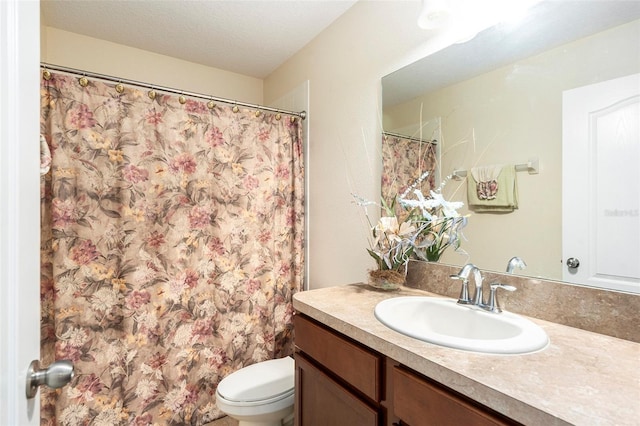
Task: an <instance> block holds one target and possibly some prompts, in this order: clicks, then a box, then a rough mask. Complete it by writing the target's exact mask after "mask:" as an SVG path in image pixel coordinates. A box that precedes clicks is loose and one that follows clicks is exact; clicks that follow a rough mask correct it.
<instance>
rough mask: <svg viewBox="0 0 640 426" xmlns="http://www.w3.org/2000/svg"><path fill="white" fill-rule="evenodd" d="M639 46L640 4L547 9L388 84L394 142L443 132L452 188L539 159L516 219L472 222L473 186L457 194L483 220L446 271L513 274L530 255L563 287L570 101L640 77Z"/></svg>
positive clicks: (522, 175) (442, 162)
mask: <svg viewBox="0 0 640 426" xmlns="http://www.w3.org/2000/svg"><path fill="white" fill-rule="evenodd" d="M411 24H413V23H411ZM408 25H409V24H408ZM639 40H640V3H639V2H637V1H620V0H615V1H544V2H540V3H537V4H536V5H534V6H533V7H532V8H531V9H530V10H529V11H528V13H527V16H526V17H524V18H523V19H522V20H521V21H520V22H519V23H518V24H517V25H513V24H512V25H508V24H498V25H496V26H494V27H492V28H489V29H486V30H484V31H482V32H481V33H479V34H478V35H477V36H476V37H475V38H474V39H472V40H470V41H468V42H466V43H459V44H453V45H451V46H449V47H447V48H445V49H443V50H441V51H439V52H436V53H434V54H432V55H430V56H428V57H426V58H424V59H422V60H420V61H418V62H416V63H413V64H410V65H408V66H406V67H404V68H402V69H400V70H398V71H396V72H393V73H391V74H389V75H387V76H385V77H383V79H382V88H383V89H382V90H383V92H382V93H383V129H384V131H386V132H393V133H399V134H403V135H408V136H411V137H418V138H421V139H423V138H424V139H430V138H431V134H433V132H434V130H433V129H432V127H433V123H434V121H436V122H439V123H440V124H439V129H438V130H437V133H438V134H439V138H438V150H439V153H438V155H439V171H440V173H441V175H442V177H445V176H447V175H450V174H452V173H453V172H454V171H455V170H465V171H466V170H470V169H471V168H472V167H476V166H483V165H493V164H514V165H515V164H526V163H527V162H528V161H529V160H530V159H538V160H539V165H538V173H537V174H530V173H528V172H527V171H521V172H517V173H516V176H517V186H518V199H519V206H518V209H516V210H514V211H513V212H511V213H500V214H498V213H492V214H488V213H477V212H474V211H470V210H468V209H467V206H466V205H467V187H466V185H467V184H466V180H455V179H451V180H450V181H448V182H447V183H446V185H445V187H444V190H443V193H444V194H445V197H446V198H448V199H452V200H457V201H463V202H464V203H465V208H463V209H462V210H460V212H461V213H463V214H467V213H468V214H470V215H471V216H470V218H469V224H468V226H467V227H466V228H465V230H464V235H465V237H466V241H464V242H463V248H464V250H465V251H466V252H467V253H468V255H464V254H462V255H461V254H459V253H455V252H453V251H452V250H448V252H447V253H446V254H445V255H444V256H443V258H442V260H441V261H442V262H443V263H447V264H452V265H463V264H465V263H467V262H469V261H471V262H473V263H475V264H476V265H478V266H479V267H480V268H482V269H484V270H492V271H500V272H504V271H505V268H506V266H507V262H508V260H509V259H510V258H511V257H512V256H520V257H521V258H523V259H524V260H525V261H526V263H527V269H526V270H524V271H518V273H519V274H520V275H526V276H533V277H540V278H545V279H551V280H562V276H563V268H566V265H565V264H564V263H563V255H562V223H561V222H562V190H563V188H562V93H563V91H566V90H570V89H574V88H577V87H582V86H586V85H590V84H594V83H598V82H601V81H606V80H610V79H615V78H618V77H623V76H627V75H630V74H634V73H638V72H640V47H639V44H638V43H639ZM425 128H429V130H428V131H425ZM585 202H586V200H585Z"/></svg>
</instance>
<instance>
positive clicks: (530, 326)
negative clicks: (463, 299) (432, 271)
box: [374, 296, 549, 354]
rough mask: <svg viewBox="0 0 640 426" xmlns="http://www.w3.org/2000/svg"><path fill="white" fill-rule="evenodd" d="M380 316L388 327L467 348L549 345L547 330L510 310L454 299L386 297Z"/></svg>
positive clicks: (515, 350) (524, 349) (516, 350)
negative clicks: (497, 311)
mask: <svg viewBox="0 0 640 426" xmlns="http://www.w3.org/2000/svg"><path fill="white" fill-rule="evenodd" d="M374 312H375V316H376V318H377V319H378V320H379V321H380V322H381V323H383V324H384V325H386V326H387V327H389V328H391V329H393V330H395V331H397V332H399V333H402V334H404V335H407V336H410V337H413V338H415V339H419V340H423V341H425V342H429V343H434V344H436V345H441V346H447V347H450V348H455V349H463V350H467V351H475V352H485V353H493V354H524V353H530V352H535V351H538V350H540V349H543V348H544V347H546V346H547V344H548V342H549V338H548V337H547V333H545V331H544V330H543V329H542V328H540V327H539V326H538V325H536V324H534V323H533V322H531V321H529V320H528V319H526V318H523V317H521V316H519V315H516V314H512V313H510V312H502V313H500V314H494V313H491V312H485V311H481V310H478V309H472V308H469V307H467V306H461V305H458V304H457V303H456V301H455V300H452V299H444V298H439V297H421V296H407V297H396V298H392V299H387V300H384V301H382V302H380V303H378V304H377V305H376V307H375V310H374Z"/></svg>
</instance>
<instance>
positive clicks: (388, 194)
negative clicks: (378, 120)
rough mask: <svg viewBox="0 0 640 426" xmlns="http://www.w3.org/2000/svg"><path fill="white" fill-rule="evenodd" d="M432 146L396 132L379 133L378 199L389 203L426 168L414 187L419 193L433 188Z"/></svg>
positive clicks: (433, 145) (434, 151) (427, 191)
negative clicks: (380, 173)
mask: <svg viewBox="0 0 640 426" xmlns="http://www.w3.org/2000/svg"><path fill="white" fill-rule="evenodd" d="M436 165H437V162H436V145H435V144H433V143H430V142H428V141H419V140H415V139H412V138H410V137H408V136H407V137H402V136H400V135H387V134H384V133H383V134H382V182H381V188H382V199H383V200H385V202H387V203H391V202H392V201H393V199H394V198H395V197H396V196H397V195H399V194H402V193H403V192H404V191H405V190H406V189H407V187H409V185H411V184H413V183H414V182H416V180H417V179H418V178H420V176H421V175H422V174H423V173H424V172H427V171H429V172H430V173H429V175H428V176H427V178H426V179H424V180H423V181H422V182H421V184H420V185H419V186H418V187H417V189H420V190H421V191H422V193H423V194H425V195H427V194H429V191H430V190H431V189H435V188H436V184H435V182H436V181H435V179H436V176H435V170H436Z"/></svg>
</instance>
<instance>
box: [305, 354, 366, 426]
mask: <svg viewBox="0 0 640 426" xmlns="http://www.w3.org/2000/svg"><path fill="white" fill-rule="evenodd" d="M294 358H295V361H296V402H295V424H296V426H346V425H348V426H377V425H378V411H377V410H376V409H374V408H372V407H370V406H369V405H368V404H366V403H365V402H363V401H362V400H360V399H359V398H357V397H356V396H354V395H352V394H351V393H350V392H349V391H348V390H346V389H345V388H343V387H342V386H340V385H339V384H338V383H336V382H335V381H334V380H333V379H331V378H330V377H329V376H327V375H326V374H325V373H323V372H322V371H321V370H319V369H318V368H316V367H315V366H314V365H313V364H311V362H309V361H308V360H307V359H306V357H305V356H304V355H302V354H301V353H299V352H298V353H296V354H295V355H294Z"/></svg>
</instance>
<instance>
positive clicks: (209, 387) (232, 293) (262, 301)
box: [41, 73, 303, 426]
mask: <svg viewBox="0 0 640 426" xmlns="http://www.w3.org/2000/svg"><path fill="white" fill-rule="evenodd" d="M80 80H82V81H79V79H77V78H75V77H72V76H69V75H65V74H59V73H52V74H51V78H49V79H48V80H47V79H43V80H42V87H41V89H42V90H41V100H42V103H41V131H42V133H43V134H44V135H45V137H46V140H47V143H48V145H49V147H50V150H51V152H52V166H51V170H50V171H49V173H48V174H47V175H46V176H45V178H44V179H43V185H42V206H41V207H42V253H41V260H42V268H41V269H42V354H43V359H42V361H43V363H44V364H45V365H46V364H49V363H50V362H51V361H53V360H54V359H71V360H73V362H74V364H75V367H76V377H75V378H74V380H73V381H72V383H71V384H70V385H69V386H67V387H64V388H62V389H58V390H57V391H47V392H45V393H43V397H42V421H41V423H42V424H46V425H53V424H63V425H88V424H92V425H93V424H95V425H110V426H111V425H125V424H126V425H129V424H132V425H150V424H176V425H177V424H180V425H184V424H190V425H202V424H205V423H207V422H210V421H212V420H214V419H215V418H217V417H220V415H221V414H220V412H219V410H218V409H217V408H216V406H215V389H216V386H217V384H218V383H219V381H220V380H221V379H222V378H223V377H225V376H226V375H228V374H229V373H231V372H233V371H235V370H237V369H239V368H241V367H243V366H246V365H249V364H252V363H255V362H259V361H263V360H266V359H270V358H274V357H280V356H285V355H287V354H290V353H291V352H292V323H291V315H292V312H293V309H292V295H293V294H294V293H295V292H296V291H298V290H300V289H301V286H302V273H303V164H302V142H301V126H300V123H299V119H290V117H288V116H286V117H282V118H280V116H279V115H276V114H269V113H262V114H260V113H257V112H256V111H249V110H244V109H240V108H238V107H233V108H232V107H228V106H214V105H213V104H212V102H209V103H207V102H201V101H197V100H190V99H185V98H184V97H181V96H180V97H178V96H170V95H166V94H161V93H159V92H158V93H156V92H146V91H143V90H139V89H136V88H129V87H127V88H124V87H123V86H122V85H120V84H117V85H111V84H105V83H102V82H99V81H91V80H87V79H80ZM153 95H155V96H153Z"/></svg>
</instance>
